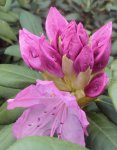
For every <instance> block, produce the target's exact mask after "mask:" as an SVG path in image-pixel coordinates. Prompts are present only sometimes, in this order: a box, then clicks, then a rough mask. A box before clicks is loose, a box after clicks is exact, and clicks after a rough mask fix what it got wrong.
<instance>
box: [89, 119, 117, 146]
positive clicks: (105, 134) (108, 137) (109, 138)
mask: <svg viewBox="0 0 117 150" xmlns="http://www.w3.org/2000/svg"><path fill="white" fill-rule="evenodd" d="M97 117H98V118H100V117H99V116H97ZM89 120H90V121H91V122H92V124H93V125H94V126H96V127H97V128H98V129H99V131H100V132H102V133H103V134H104V136H105V137H107V139H108V140H110V142H111V143H112V145H114V146H115V148H117V145H116V143H114V142H113V140H111V137H110V136H109V135H108V134H107V133H105V132H104V131H103V130H102V129H101V128H100V126H98V125H97V124H96V123H95V122H94V121H93V120H92V119H91V118H89Z"/></svg>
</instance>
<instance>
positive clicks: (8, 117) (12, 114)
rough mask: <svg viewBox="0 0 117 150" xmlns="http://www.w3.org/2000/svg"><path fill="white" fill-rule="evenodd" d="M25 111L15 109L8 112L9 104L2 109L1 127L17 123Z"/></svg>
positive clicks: (5, 104) (0, 110) (0, 116)
mask: <svg viewBox="0 0 117 150" xmlns="http://www.w3.org/2000/svg"><path fill="white" fill-rule="evenodd" d="M23 111H24V109H22V108H15V109H13V110H7V102H5V103H4V104H3V105H2V106H1V107H0V125H7V124H11V123H13V122H15V121H16V120H17V119H18V118H19V117H20V116H21V114H22V112H23Z"/></svg>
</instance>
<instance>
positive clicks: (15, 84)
mask: <svg viewBox="0 0 117 150" xmlns="http://www.w3.org/2000/svg"><path fill="white" fill-rule="evenodd" d="M37 79H42V76H41V74H40V73H39V72H36V71H33V70H31V69H29V68H27V67H25V66H18V65H12V64H1V65H0V86H4V87H8V88H17V89H22V88H24V87H26V86H28V85H30V84H32V83H35V82H36V80H37Z"/></svg>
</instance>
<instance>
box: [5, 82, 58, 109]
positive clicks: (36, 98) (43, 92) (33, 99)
mask: <svg viewBox="0 0 117 150" xmlns="http://www.w3.org/2000/svg"><path fill="white" fill-rule="evenodd" d="M56 95H58V97H59V98H60V96H61V94H60V92H59V90H58V89H57V88H56V86H55V85H54V83H53V82H52V81H38V82H37V84H36V85H30V86H29V87H27V88H25V89H24V90H22V91H21V92H19V93H18V94H17V95H16V97H15V98H14V99H10V100H8V109H14V108H15V107H30V106H33V105H36V104H43V103H45V102H46V104H47V103H50V99H51V101H52V102H53V101H56V100H57V99H58V98H57V97H56Z"/></svg>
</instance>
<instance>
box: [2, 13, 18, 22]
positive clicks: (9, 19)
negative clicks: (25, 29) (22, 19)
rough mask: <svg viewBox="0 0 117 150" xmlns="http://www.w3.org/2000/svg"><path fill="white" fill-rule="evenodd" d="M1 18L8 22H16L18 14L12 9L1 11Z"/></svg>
mask: <svg viewBox="0 0 117 150" xmlns="http://www.w3.org/2000/svg"><path fill="white" fill-rule="evenodd" d="M0 19H1V20H4V21H7V22H13V23H14V22H16V21H17V20H18V16H17V15H16V14H15V13H14V12H12V11H9V12H2V11H0Z"/></svg>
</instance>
